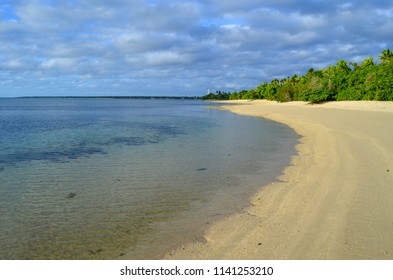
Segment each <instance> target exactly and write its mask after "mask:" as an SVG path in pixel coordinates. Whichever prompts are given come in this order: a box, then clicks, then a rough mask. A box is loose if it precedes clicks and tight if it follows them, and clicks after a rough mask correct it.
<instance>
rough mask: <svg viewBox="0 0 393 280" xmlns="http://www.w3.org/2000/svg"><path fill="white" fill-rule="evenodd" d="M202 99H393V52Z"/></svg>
mask: <svg viewBox="0 0 393 280" xmlns="http://www.w3.org/2000/svg"><path fill="white" fill-rule="evenodd" d="M202 99H215V100H236V99H267V100H273V101H278V102H287V101H309V102H312V103H320V102H325V101H343V100H377V101H393V51H391V50H389V49H387V50H383V51H382V53H381V55H380V63H379V64H377V63H375V62H374V60H373V58H372V57H371V56H370V57H369V58H367V59H365V60H364V61H363V62H362V63H360V64H357V63H355V62H349V63H348V62H346V61H344V60H339V61H338V62H337V64H336V65H331V66H328V67H327V68H326V69H319V70H314V69H313V68H310V69H309V70H308V72H307V73H306V74H305V75H303V76H298V75H296V74H295V75H293V76H292V77H287V78H284V79H281V80H278V79H274V80H272V81H271V82H270V83H268V82H264V83H261V84H260V85H259V86H257V87H256V88H255V89H254V88H252V89H249V90H242V91H240V92H236V91H234V92H232V93H231V92H223V91H216V93H208V94H207V95H205V96H203V97H202Z"/></svg>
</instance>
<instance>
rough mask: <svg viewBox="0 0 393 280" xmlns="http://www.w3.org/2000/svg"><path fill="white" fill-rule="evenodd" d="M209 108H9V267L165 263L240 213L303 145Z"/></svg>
mask: <svg viewBox="0 0 393 280" xmlns="http://www.w3.org/2000/svg"><path fill="white" fill-rule="evenodd" d="M206 105H207V104H206V103H205V102H201V101H196V100H164V99H152V100H139V99H92V98H86V99H85V98H21V99H0V133H1V137H0V259H118V258H130V259H145V258H159V257H160V256H162V254H163V253H165V252H167V251H169V250H170V249H172V248H174V247H176V246H178V245H181V244H182V243H184V242H188V241H192V240H195V239H198V238H201V236H202V233H203V230H204V229H205V228H206V226H208V224H209V223H210V222H212V221H213V220H217V219H220V218H222V217H223V216H225V215H228V214H231V213H234V212H237V211H240V210H241V209H242V207H245V206H246V205H247V202H248V199H249V197H250V196H251V195H252V193H254V192H255V191H256V190H257V189H258V188H259V187H261V186H262V185H264V184H266V183H268V182H271V181H273V180H274V179H275V177H276V176H277V175H279V174H280V172H281V170H282V168H283V166H285V165H287V164H288V163H289V161H290V157H291V156H292V155H293V154H294V153H295V151H294V145H295V144H296V143H297V139H298V136H297V135H296V134H295V133H294V132H293V131H292V130H291V129H289V128H288V127H286V126H283V125H280V124H277V123H274V122H271V121H267V120H264V119H260V118H252V117H245V116H239V115H235V114H232V113H230V112H228V111H223V110H216V109H209V108H206V107H205V106H206Z"/></svg>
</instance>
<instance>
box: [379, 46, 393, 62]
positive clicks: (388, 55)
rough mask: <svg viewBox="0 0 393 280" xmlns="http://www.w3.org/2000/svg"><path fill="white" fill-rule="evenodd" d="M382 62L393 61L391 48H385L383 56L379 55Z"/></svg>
mask: <svg viewBox="0 0 393 280" xmlns="http://www.w3.org/2000/svg"><path fill="white" fill-rule="evenodd" d="M379 58H380V59H381V62H382V63H389V62H392V61H393V52H392V51H391V50H389V49H387V50H383V51H382V52H381V56H380V57H379Z"/></svg>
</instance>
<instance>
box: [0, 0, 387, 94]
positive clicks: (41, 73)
mask: <svg viewBox="0 0 393 280" xmlns="http://www.w3.org/2000/svg"><path fill="white" fill-rule="evenodd" d="M389 47H390V48H391V49H392V48H393V2H392V1H382V0H374V1H363V0H358V1H342V0H339V1H338V0H332V1H322V0H316V1H296V0H262V1H260V0H259V1H256V0H240V1H237V0H233V1H219V0H194V1H191V0H184V1H167V0H166V1H160V0H159V1H154V0H110V1H109V0H62V1H60V0H12V1H11V0H9V1H8V0H5V1H4V0H2V1H0V97H13V96H37V95H43V96H48V95H49V96H57V95H80V96H82V95H188V96H195V95H203V94H205V93H206V91H207V89H208V88H210V89H211V90H212V91H214V90H225V91H233V90H241V89H249V88H252V87H254V88H255V87H256V86H257V85H258V84H259V83H261V82H264V81H270V80H272V79H274V78H282V77H286V76H292V75H293V74H295V73H296V74H304V73H305V72H306V71H307V70H308V69H309V68H310V67H314V68H321V67H326V66H327V65H331V64H335V63H336V62H337V60H339V59H345V60H347V61H354V62H358V61H361V60H363V59H364V58H367V57H369V56H373V57H374V59H375V61H378V56H379V54H380V52H381V50H383V49H386V48H389Z"/></svg>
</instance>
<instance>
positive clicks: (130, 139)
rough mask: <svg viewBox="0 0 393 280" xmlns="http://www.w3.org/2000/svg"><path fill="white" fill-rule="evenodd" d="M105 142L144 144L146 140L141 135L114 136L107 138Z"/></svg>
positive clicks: (130, 144) (131, 144)
mask: <svg viewBox="0 0 393 280" xmlns="http://www.w3.org/2000/svg"><path fill="white" fill-rule="evenodd" d="M107 144H124V145H127V146H139V145H143V144H146V140H144V139H143V138H141V137H115V138H112V139H111V140H109V141H108V143H107Z"/></svg>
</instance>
